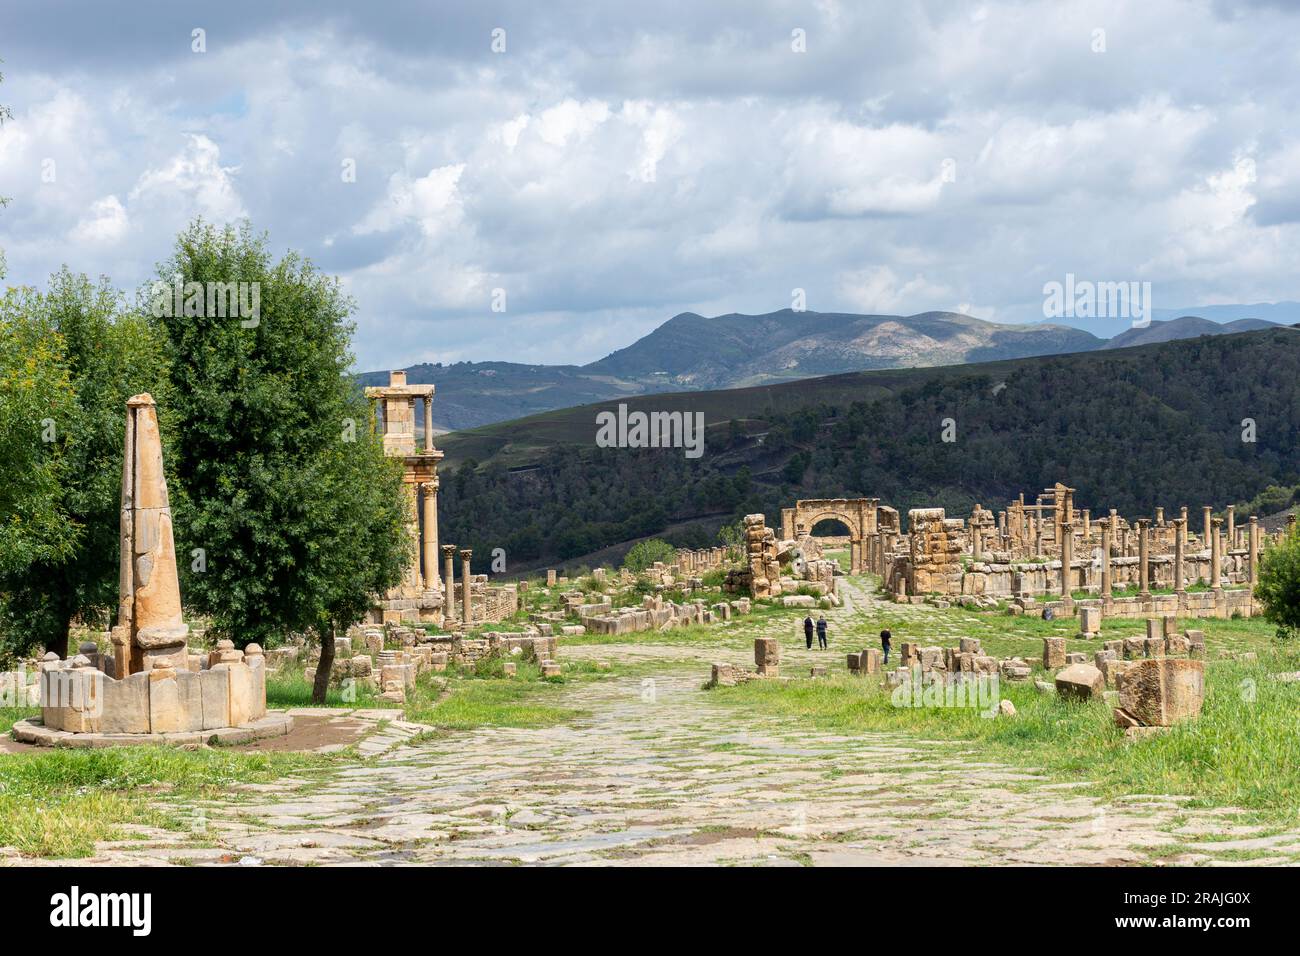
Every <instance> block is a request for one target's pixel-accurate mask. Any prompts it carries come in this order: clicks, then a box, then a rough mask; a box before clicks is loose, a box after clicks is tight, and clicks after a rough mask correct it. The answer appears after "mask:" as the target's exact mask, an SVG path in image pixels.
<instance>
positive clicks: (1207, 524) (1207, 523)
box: [1201, 505, 1213, 548]
mask: <svg viewBox="0 0 1300 956" xmlns="http://www.w3.org/2000/svg"><path fill="white" fill-rule="evenodd" d="M1201 517H1203V518H1204V519H1205V522H1204V523H1205V547H1207V548H1208V547H1209V546H1210V533H1211V531H1213V528H1212V527H1211V526H1210V506H1209V505H1205V506H1204V507H1202V508H1201Z"/></svg>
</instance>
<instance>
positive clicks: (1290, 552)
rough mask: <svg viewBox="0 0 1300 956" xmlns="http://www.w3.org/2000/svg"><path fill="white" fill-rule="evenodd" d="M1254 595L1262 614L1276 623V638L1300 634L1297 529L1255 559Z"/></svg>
mask: <svg viewBox="0 0 1300 956" xmlns="http://www.w3.org/2000/svg"><path fill="white" fill-rule="evenodd" d="M1255 597H1256V598H1258V599H1259V602H1260V603H1261V604H1263V605H1264V617H1265V619H1266V620H1268V621H1270V622H1271V623H1273V624H1275V625H1276V626H1277V636H1278V638H1279V639H1283V640H1286V639H1290V638H1293V637H1295V636H1296V635H1297V634H1298V633H1300V531H1297V530H1296V528H1294V527H1293V528H1292V529H1291V530H1290V531H1289V532H1288V533H1287V534H1286V535H1285V536H1284V537H1283V538H1282V540H1281V541H1279V542H1278V543H1276V544H1271V545H1269V546H1268V547H1266V548H1265V549H1264V553H1263V554H1262V555H1261V556H1260V559H1259V583H1258V584H1256V585H1255Z"/></svg>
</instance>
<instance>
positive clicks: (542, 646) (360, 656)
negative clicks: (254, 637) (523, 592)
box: [272, 624, 561, 703]
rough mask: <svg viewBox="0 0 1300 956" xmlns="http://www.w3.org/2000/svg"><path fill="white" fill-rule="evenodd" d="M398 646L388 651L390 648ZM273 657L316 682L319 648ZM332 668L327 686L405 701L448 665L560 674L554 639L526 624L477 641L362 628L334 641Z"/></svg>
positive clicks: (397, 629)
mask: <svg viewBox="0 0 1300 956" xmlns="http://www.w3.org/2000/svg"><path fill="white" fill-rule="evenodd" d="M394 644H396V645H399V646H398V647H392V646H390V645H394ZM272 653H273V654H275V658H276V659H275V664H274V667H273V669H274V668H278V667H279V666H281V665H283V664H285V663H288V662H289V661H292V660H294V659H301V660H303V661H304V662H305V664H306V668H305V671H304V677H305V678H306V681H307V683H309V684H310V683H313V682H314V681H315V678H316V667H317V666H318V665H319V662H320V649H319V647H315V646H310V645H308V644H307V643H306V642H305V640H304V642H303V643H302V644H300V645H299V646H297V647H293V648H282V649H277V651H275V652H272ZM334 655H335V659H334V666H333V668H332V669H331V671H330V686H331V687H340V688H344V689H347V688H352V689H361V688H364V689H367V690H370V691H377V692H379V693H378V696H379V698H380V699H381V700H386V701H389V702H392V703H404V702H405V701H406V696H407V693H408V692H409V691H411V690H412V689H414V687H415V682H416V678H417V677H419V675H421V674H424V673H426V672H433V673H441V672H443V671H445V670H447V668H448V667H449V666H453V665H454V666H458V667H473V666H475V665H476V664H478V663H479V662H480V661H483V660H489V659H492V658H497V657H500V658H504V659H506V661H507V664H506V673H507V675H509V676H513V675H514V672H515V666H516V663H517V662H518V661H535V662H536V663H537V664H538V665H539V667H540V668H541V670H542V676H543V677H554V676H558V675H559V674H560V672H561V669H560V665H559V663H558V661H559V646H558V639H557V638H556V637H555V636H554V635H550V634H547V635H543V634H542V633H541V632H540V631H539V630H538V629H537V628H535V627H532V626H531V625H530V626H529V629H528V630H526V631H522V632H494V631H488V632H485V633H484V634H483V636H482V637H481V638H468V637H465V636H464V635H461V634H430V633H429V632H427V631H425V630H424V629H423V628H414V627H407V626H404V625H392V624H390V625H378V624H361V625H356V626H354V627H351V628H349V629H348V633H347V635H346V636H344V637H338V638H335V639H334Z"/></svg>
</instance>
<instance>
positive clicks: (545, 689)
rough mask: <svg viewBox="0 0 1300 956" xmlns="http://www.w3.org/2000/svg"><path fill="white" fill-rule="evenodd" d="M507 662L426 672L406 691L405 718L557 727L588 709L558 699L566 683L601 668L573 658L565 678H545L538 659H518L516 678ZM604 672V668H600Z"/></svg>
mask: <svg viewBox="0 0 1300 956" xmlns="http://www.w3.org/2000/svg"><path fill="white" fill-rule="evenodd" d="M504 663H505V662H504V661H502V660H501V659H499V658H494V659H490V660H486V661H481V662H479V664H478V666H477V667H475V668H473V669H472V670H471V669H466V670H461V669H451V670H449V671H448V672H447V674H446V675H427V674H423V675H421V676H420V678H419V679H418V680H417V681H416V687H415V690H414V691H412V692H410V693H408V696H407V702H406V719H407V720H410V721H414V722H416V723H421V724H429V725H430V726H433V727H437V728H439V729H441V730H473V729H475V728H478V727H489V726H490V727H529V728H537V727H554V726H555V725H557V724H562V723H566V722H568V721H570V720H574V719H575V718H578V717H583V716H586V714H587V712H586V711H584V710H579V709H577V708H573V707H562V706H559V705H558V704H557V703H556V698H557V697H558V696H559V694H560V691H561V688H562V686H563V685H564V684H565V683H567V682H570V681H573V680H576V679H580V677H586V676H592V675H594V674H595V673H596V672H597V669H596V667H595V665H594V664H586V663H585V662H582V664H579V663H578V662H570V663H567V664H565V665H564V667H565V671H566V672H567V673H566V675H565V676H562V677H558V678H543V677H542V675H541V668H539V667H538V666H537V664H536V663H532V662H528V661H519V662H517V664H516V668H517V673H516V675H515V676H514V677H506V676H505V675H504V671H503V670H502V665H503V664H504ZM601 673H604V672H601Z"/></svg>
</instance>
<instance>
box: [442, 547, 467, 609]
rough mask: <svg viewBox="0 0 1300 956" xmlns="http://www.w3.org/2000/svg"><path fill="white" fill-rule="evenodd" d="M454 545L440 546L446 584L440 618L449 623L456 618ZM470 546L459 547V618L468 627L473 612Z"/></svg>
mask: <svg viewBox="0 0 1300 956" xmlns="http://www.w3.org/2000/svg"><path fill="white" fill-rule="evenodd" d="M456 550H457V548H456V546H455V545H454V544H444V545H443V546H442V558H443V570H442V573H443V578H444V579H445V581H444V583H445V584H446V590H445V594H446V600H445V601H444V602H443V606H442V618H443V620H444V621H446V622H448V623H450V622H451V621H453V620H455V619H456V585H455V574H454V571H455V566H456ZM473 555H474V551H473V549H472V548H461V549H460V620H461V623H462V624H464V625H465V626H466V627H469V625H470V620H471V618H472V617H473V614H474V601H473V599H472V598H471V597H470V590H469V587H470V577H471V575H470V571H469V561H470V558H471V557H473Z"/></svg>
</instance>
